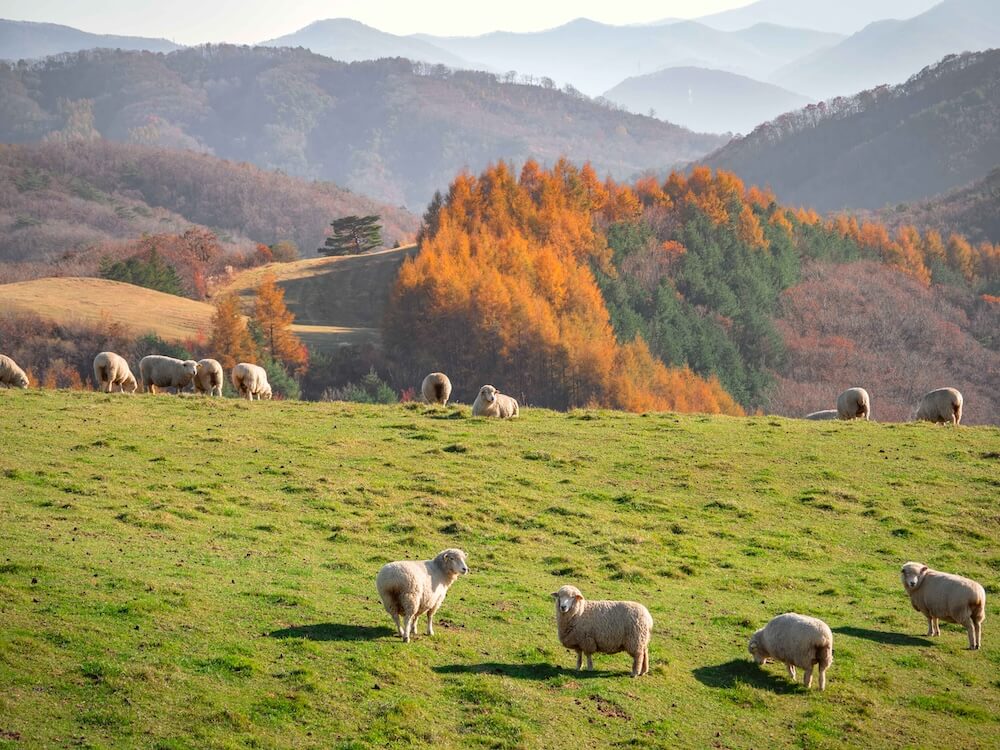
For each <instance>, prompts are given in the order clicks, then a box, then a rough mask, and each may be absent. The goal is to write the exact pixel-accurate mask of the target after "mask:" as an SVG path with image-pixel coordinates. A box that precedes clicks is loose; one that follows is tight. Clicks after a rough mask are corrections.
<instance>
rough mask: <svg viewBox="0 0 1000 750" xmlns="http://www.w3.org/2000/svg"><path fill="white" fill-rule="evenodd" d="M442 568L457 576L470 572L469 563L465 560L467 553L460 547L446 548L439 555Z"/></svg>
mask: <svg viewBox="0 0 1000 750" xmlns="http://www.w3.org/2000/svg"><path fill="white" fill-rule="evenodd" d="M438 560H439V561H440V564H441V568H442V569H443V570H444V571H445V572H447V573H451V574H452V575H455V576H464V575H468V574H469V565H468V563H466V562H465V553H464V552H462V550H460V549H446V550H445V551H444V552H442V553H440V554H439V555H438Z"/></svg>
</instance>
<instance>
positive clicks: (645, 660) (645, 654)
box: [639, 647, 649, 674]
mask: <svg viewBox="0 0 1000 750" xmlns="http://www.w3.org/2000/svg"><path fill="white" fill-rule="evenodd" d="M648 672H649V647H646V648H644V649H643V650H642V668H641V669H640V670H639V674H646V673H648Z"/></svg>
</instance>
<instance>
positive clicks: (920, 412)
mask: <svg viewBox="0 0 1000 750" xmlns="http://www.w3.org/2000/svg"><path fill="white" fill-rule="evenodd" d="M962 403H963V399H962V394H961V393H959V392H958V390H956V389H955V388H938V389H937V390H936V391H931V392H930V393H928V394H927V395H925V396H924V397H923V398H922V399H920V406H919V407H918V408H917V417H916V418H917V420H918V421H919V420H923V421H925V422H935V423H938V424H946V423H948V422H950V423H951V424H953V425H955V426H956V427H957V426H958V424H959V422H961V421H962Z"/></svg>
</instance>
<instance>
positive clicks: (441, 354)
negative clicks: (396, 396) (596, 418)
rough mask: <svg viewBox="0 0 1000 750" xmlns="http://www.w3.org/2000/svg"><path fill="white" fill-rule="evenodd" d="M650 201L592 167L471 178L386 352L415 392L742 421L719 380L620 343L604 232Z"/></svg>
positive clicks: (656, 196)
mask: <svg viewBox="0 0 1000 750" xmlns="http://www.w3.org/2000/svg"><path fill="white" fill-rule="evenodd" d="M661 193H662V191H659V192H658V191H654V190H651V189H649V190H644V191H643V194H642V199H640V196H639V195H638V194H637V193H636V192H635V191H633V190H632V189H630V188H627V187H622V186H618V185H615V184H614V183H613V182H611V181H610V180H609V181H607V182H606V183H603V184H602V183H601V182H599V181H598V180H597V179H596V175H594V174H593V170H592V169H590V168H589V167H584V168H583V169H577V168H575V167H573V166H572V165H570V164H569V163H567V162H566V161H564V160H560V161H559V162H557V163H556V164H555V165H554V166H553V168H552V169H550V170H545V169H542V168H541V167H539V166H538V165H537V164H536V163H534V162H531V161H529V162H528V163H527V164H525V165H524V168H523V169H522V171H521V174H520V177H519V178H518V177H517V176H515V174H514V173H513V172H512V171H511V169H510V167H509V166H508V165H506V164H504V163H502V162H501V163H500V164H497V165H496V166H493V167H490V168H489V169H487V170H486V171H485V172H483V173H482V174H481V175H480V176H479V177H478V178H477V177H473V176H471V175H468V174H463V175H460V176H459V177H458V178H456V179H455V181H454V182H453V183H452V185H451V187H450V189H449V192H448V195H447V197H446V198H444V199H443V200H442V201H441V202H440V204H436V205H435V206H434V207H433V209H432V212H431V214H432V215H429V216H428V220H427V223H426V226H425V228H424V231H423V232H422V241H421V246H420V252H419V254H418V255H417V256H416V257H415V258H412V259H409V260H407V261H406V262H405V263H404V264H403V266H402V268H401V270H400V274H399V277H398V279H397V282H396V285H395V288H394V290H393V293H392V296H391V298H390V302H389V306H388V308H387V312H386V318H385V327H384V330H385V339H386V346H387V348H388V350H389V352H390V353H391V355H392V357H393V360H394V361H395V362H397V363H398V364H399V366H400V368H401V369H402V370H403V371H404V372H402V373H401V375H403V376H404V377H406V378H411V379H412V380H413V381H414V382H417V379H418V378H420V377H422V376H423V375H424V374H426V372H428V371H430V370H434V369H441V370H444V371H446V372H448V373H449V375H450V376H451V378H452V381H453V382H454V383H455V384H456V390H457V391H458V393H459V395H460V397H464V398H467V399H471V398H472V397H473V396H474V395H475V392H476V390H477V389H478V388H479V386H480V385H482V384H483V383H488V382H492V383H494V384H495V385H497V386H498V387H499V388H500V389H501V390H502V391H506V392H508V393H510V394H512V395H515V396H517V397H519V398H521V399H522V400H524V401H527V402H530V403H534V404H539V405H543V406H549V407H553V408H561V409H562V408H570V407H574V406H583V405H599V406H605V407H613V408H619V409H628V410H633V411H644V410H684V411H700V412H710V413H719V412H722V413H727V414H738V413H741V409H740V407H739V406H738V405H737V404H736V403H735V402H734V401H733V399H732V398H731V397H730V396H729V394H727V393H726V391H725V390H724V389H723V388H722V387H721V386H720V385H719V383H718V382H717V381H715V380H714V379H713V380H706V379H704V378H701V377H698V376H697V375H695V374H693V373H692V372H690V371H689V370H686V369H669V368H667V367H666V366H664V365H663V364H662V363H661V362H660V361H658V360H657V359H656V358H655V357H653V356H652V355H651V354H650V352H649V349H648V347H647V346H646V344H645V342H644V341H642V340H641V339H636V340H635V341H633V342H630V343H625V344H622V343H619V342H618V341H617V340H616V338H615V334H614V331H613V330H612V327H611V324H610V320H609V315H608V310H607V308H606V306H605V304H604V300H603V298H602V296H601V292H600V290H599V288H598V286H597V283H596V281H595V279H594V275H593V272H592V271H591V265H592V264H593V265H595V266H597V267H600V268H607V267H609V263H610V260H609V251H608V248H607V245H606V242H605V240H604V237H603V236H602V235H601V234H600V233H598V232H596V231H595V229H594V225H595V220H596V219H598V218H603V219H604V220H607V221H617V220H621V219H623V218H631V217H634V216H637V215H638V214H639V213H640V212H641V211H642V205H643V202H642V200H643V199H644V200H646V201H649V202H660V203H664V202H667V201H670V200H672V199H671V198H670V197H669V196H668V195H667V194H665V193H662V194H661Z"/></svg>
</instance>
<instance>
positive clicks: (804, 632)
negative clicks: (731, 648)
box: [748, 612, 833, 690]
mask: <svg viewBox="0 0 1000 750" xmlns="http://www.w3.org/2000/svg"><path fill="white" fill-rule="evenodd" d="M748 648H749V649H750V655H751V656H753V660H754V661H755V662H757V663H758V664H766V663H767V661H768V660H769V659H773V660H775V661H780V662H784V664H785V667H787V669H788V676H789V677H791V678H792V679H793V680H794V679H795V668H796V667H801V668H802V669H804V670H805V671H806V673H805V675H804V676H803V678H802V684H803V685H805V686H806V687H810V686H811V685H812V671H813V665H816V666H817V667H818V668H819V689H820V690H826V670H827V669H829V667H830V665H831V664H833V633H831V632H830V627H829V626H828V625H827V624H826V623H825V622H823V621H822V620H818V619H816V618H815V617H807V616H805V615H799V614H796V613H795V612H786V613H785V614H783V615H778V616H777V617H775V618H774V619H773V620H771V621H770V622H769V623H768V624H767V625H765V626H764V627H762V628H761V629H760V630H758V631H757V632H756V633H754V634H753V635H752V636H751V637H750V643H749V646H748Z"/></svg>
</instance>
